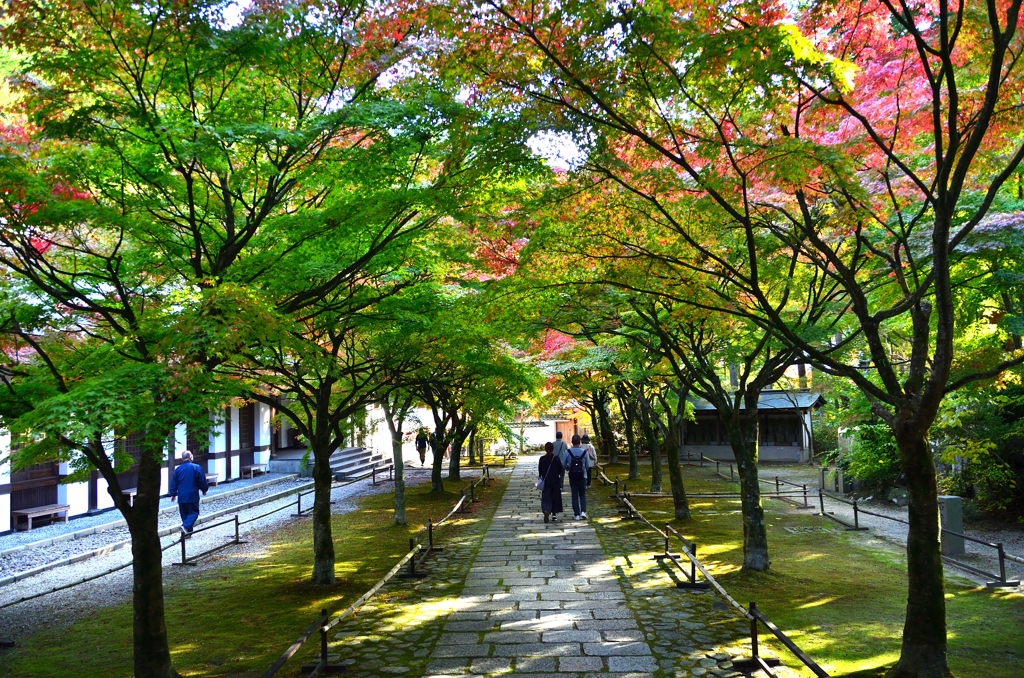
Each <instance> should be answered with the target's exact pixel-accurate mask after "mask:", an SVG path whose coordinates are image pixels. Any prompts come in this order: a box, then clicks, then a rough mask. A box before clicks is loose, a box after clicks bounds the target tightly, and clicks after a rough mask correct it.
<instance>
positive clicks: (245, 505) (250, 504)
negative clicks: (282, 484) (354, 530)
mask: <svg viewBox="0 0 1024 678" xmlns="http://www.w3.org/2000/svg"><path fill="white" fill-rule="evenodd" d="M368 477H370V474H369V473H367V474H364V475H361V476H359V477H358V478H351V479H349V480H345V481H343V482H340V483H332V484H331V489H332V490H335V489H338V488H339V487H346V486H348V485H351V484H353V483H357V482H359V481H360V480H364V479H366V478H368ZM307 487H309V485H308V484H307V485H303V486H301V487H298V488H290V489H288V490H284V491H282V492H278V493H275V494H272V495H269V496H267V497H260V498H259V499H254V500H251V501H247V502H242V503H241V504H236V505H235V506H229V507H227V508H225V509H220V510H218V511H215V512H214V513H213V514H210V515H207V516H203V517H201V518H200V520H215V519H216V518H219V517H220V516H222V515H227V514H229V513H232V512H235V513H236V514H237V513H238V512H241V511H245V510H248V509H251V508H255V507H256V506H262V505H263V504H269V503H272V502H275V501H278V500H280V499H284V498H285V497H287V496H288V495H295V494H299V493H303V492H304V491H305V488H307ZM305 493H306V494H308V492H305ZM297 501H298V500H297V499H296V500H295V501H290V502H288V503H287V504H285V505H283V506H280V507H278V508H276V509H272V510H270V511H267V512H266V513H263V514H261V515H258V516H256V517H254V518H247V519H246V520H239V521H238V525H245V524H246V523H251V522H253V521H255V520H259V519H260V518H265V517H267V516H269V515H271V514H273V513H277V512H278V511H283V510H284V509H286V508H289V507H291V506H294V505H295V504H296V503H297ZM232 520H234V518H232V519H229V520H227V521H224V522H222V523H218V525H223V524H224V523H229V522H231V521H232ZM216 526H217V525H209V526H208V525H204V526H202V527H199V528H195V529H193V531H192V532H193V534H194V533H196V532H202V531H204V530H206V529H208V528H209V527H216ZM177 529H178V528H176V527H175V528H165V530H166V532H164V533H163V534H162V535H160V536H161V537H163V536H167V535H169V534H173V531H174V530H177ZM236 530H237V528H236ZM131 542H132V540H131V539H126V540H124V541H121V542H116V543H115V544H107V545H105V546H102V547H100V548H98V549H93V550H92V551H88V552H86V553H87V554H91V555H90V556H89V557H92V556H96V555H105V554H107V553H110V552H111V551H112V550H114V549H116V548H118V547H121V546H122V545H128V544H131ZM232 543H233V542H232ZM232 543H229V544H226V545H223V546H219V547H217V549H216V550H218V551H219V550H220V549H221V548H224V547H225V546H230V545H232ZM238 543H242V542H240V541H239V542H238ZM179 545H180V540H178V539H175V540H174V541H171V542H170V543H168V544H167V545H166V546H163V547H161V548H160V551H161V552H163V551H166V550H167V549H170V548H172V547H174V546H179ZM210 553H212V551H207V552H205V553H201V554H199V555H198V556H193V559H194V558H198V557H202V556H204V555H209V554H210ZM83 555H86V554H78V555H76V556H72V557H71V558H69V559H66V561H58V563H60V562H65V563H66V564H69V565H70V564H73V563H77V562H82V560H85V558H82V556H83ZM190 560H191V559H190ZM133 562H134V560H129V561H128V562H126V563H123V564H121V565H117V566H116V567H113V568H111V569H108V570H104V571H103V572H100V573H98V574H95V575H91V576H89V577H85V578H83V579H79V580H77V581H74V582H71V583H70V584H64V585H62V586H58V587H54V588H50V589H47V590H46V591H42V592H40V593H36V594H32V595H28V596H22V597H21V598H18V599H17V600H12V601H8V602H6V603H3V604H2V605H0V609H3V608H5V607H10V606H12V605H17V604H18V603H23V602H26V601H29V600H34V599H35V598H39V597H42V596H45V595H49V594H51V593H56V592H57V591H63V590H65V589H69V588H74V587H75V586H78V585H80V584H86V583H88V582H90V581H93V580H95V579H99V578H100V577H103V576H106V575H108V574H113V573H114V572H118V571H119V570H123V569H125V568H126V567H128V566H129V565H131V564H132V563H133ZM47 565H48V566H53V565H54V563H47ZM32 574H36V572H33V571H31V570H30V571H28V572H27V573H26V572H22V573H18V574H17V575H14V576H12V577H6V578H4V579H3V580H0V581H2V584H7V583H13V582H17V581H22V580H24V579H26V578H27V577H28V576H29V575H32ZM2 584H0V585H2Z"/></svg>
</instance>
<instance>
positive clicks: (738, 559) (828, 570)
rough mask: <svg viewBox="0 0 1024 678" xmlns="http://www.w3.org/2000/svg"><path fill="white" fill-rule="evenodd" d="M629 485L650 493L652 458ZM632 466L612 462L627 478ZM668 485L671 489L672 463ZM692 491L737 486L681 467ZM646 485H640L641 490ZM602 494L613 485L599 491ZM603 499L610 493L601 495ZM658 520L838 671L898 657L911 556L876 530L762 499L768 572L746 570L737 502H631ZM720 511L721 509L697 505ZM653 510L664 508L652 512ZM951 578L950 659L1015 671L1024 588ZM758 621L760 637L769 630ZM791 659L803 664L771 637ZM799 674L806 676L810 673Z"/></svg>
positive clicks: (971, 668) (1003, 677) (1007, 675)
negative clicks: (683, 512)
mask: <svg viewBox="0 0 1024 678" xmlns="http://www.w3.org/2000/svg"><path fill="white" fill-rule="evenodd" d="M640 470H641V476H642V478H641V479H640V480H633V481H630V487H629V490H630V491H631V492H640V491H646V489H647V488H648V487H649V482H650V480H649V479H650V466H647V465H641V467H640ZM627 472H628V465H627V464H619V465H617V466H613V467H611V468H610V472H609V477H612V473H614V474H618V475H620V476H623V477H624V476H625V475H626V473H627ZM663 475H664V477H663V489H664V491H666V492H667V491H669V479H668V473H667V471H665V472H664V474H663ZM684 480H685V484H686V489H687V492H688V493H698V492H702V491H715V492H722V491H727V490H730V489H733V490H734V489H739V485H738V483H730V482H728V481H726V480H722V479H721V478H718V477H716V476H715V475H714V466H710V467H707V466H705V467H704V468H703V469H701V468H699V467H697V468H695V467H684ZM641 488H643V489H641ZM600 496H601V497H605V496H607V493H604V492H603V493H600ZM602 500H603V501H612V500H609V499H602ZM633 503H634V505H636V506H637V508H638V509H640V510H641V511H642V512H643V513H644V515H646V516H648V518H650V519H651V520H652V522H654V523H655V524H656V525H659V526H660V524H662V523H664V522H670V523H671V524H672V526H673V527H675V528H676V529H677V530H679V532H680V533H681V534H682V535H683V536H685V537H686V538H687V539H692V540H693V541H695V542H696V543H697V545H698V555H699V556H700V559H701V562H702V563H703V564H704V565H705V566H706V567H707V568H708V569H709V570H710V571H711V572H712V574H713V575H714V576H715V578H716V579H718V581H719V582H720V583H721V584H722V585H723V586H725V588H726V590H728V591H729V593H730V595H732V596H733V598H735V599H736V600H737V601H738V602H739V603H740V604H741V605H744V606H746V605H747V604H749V603H750V602H751V601H754V602H756V603H757V606H758V608H760V609H761V610H762V611H763V612H764V613H765V614H766V615H767V616H768V617H769V619H771V620H772V621H773V622H775V623H776V624H777V625H778V626H779V627H780V628H782V629H783V630H784V631H785V632H786V633H787V634H788V635H789V636H790V637H791V638H792V639H793V640H794V641H795V642H796V643H797V644H798V645H799V646H800V647H801V648H802V649H803V650H804V651H805V652H807V653H808V654H809V655H810V656H811V657H813V658H814V659H815V660H816V661H817V662H818V663H819V664H821V665H822V666H823V667H824V668H825V669H826V670H827V671H828V672H829V673H831V674H832V675H833V676H844V675H850V676H852V675H854V674H855V675H856V676H857V677H858V678H874V677H875V676H881V675H883V673H884V669H885V667H887V666H890V665H892V664H893V663H895V662H896V660H897V659H898V658H899V651H900V638H901V635H902V629H903V622H904V612H905V608H906V596H907V577H906V563H905V560H904V556H903V554H902V552H901V551H900V549H899V548H898V547H896V546H895V545H892V544H890V543H888V542H884V543H883V542H881V541H880V540H879V539H878V538H875V537H872V536H871V535H870V533H867V534H865V533H851V532H845V531H843V530H842V528H841V527H839V526H838V525H835V524H833V523H832V522H831V521H828V520H827V519H825V518H822V517H819V516H814V515H810V512H798V511H796V510H794V509H792V508H791V507H790V506H789V505H788V504H786V503H784V502H781V501H778V500H766V501H765V508H766V519H767V523H768V535H769V543H768V548H769V555H770V557H771V560H772V566H771V570H770V571H769V572H767V573H754V574H746V573H743V572H742V571H741V565H742V563H743V544H742V524H741V522H740V516H739V514H731V513H724V512H723V511H725V510H734V509H735V508H736V507H737V506H738V505H737V504H735V503H731V502H727V501H723V500H705V499H701V500H695V501H693V502H691V504H690V507H691V510H692V514H693V517H692V518H691V519H690V520H687V521H675V520H670V521H666V520H664V519H662V518H661V517H660V515H659V514H655V513H652V511H670V510H671V506H672V500H671V499H646V498H641V497H637V498H635V500H634V501H633ZM702 510H704V511H710V510H716V511H718V513H700V511H702ZM654 516H658V519H657V520H654ZM618 524H619V525H622V526H624V529H627V530H630V531H632V530H636V531H643V530H644V529H647V530H648V533H649V534H651V539H652V548H654V547H655V546H656V541H657V537H656V535H654V534H653V533H650V531H649V528H646V526H644V525H643V524H642V523H639V522H638V521H634V522H626V521H621V522H620V523H618ZM787 527H789V528H796V527H815V528H825V529H826V530H828V531H827V532H821V531H815V532H797V533H795V534H794V533H792V532H789V531H788V530H786V529H784V528H787ZM961 582H963V580H962V579H956V581H952V582H947V589H946V590H947V593H946V605H947V624H948V637H949V663H950V666H951V668H952V670H953V671H954V673H955V674H956V675H958V676H961V677H968V676H985V677H986V678H1019V676H1021V675H1022V669H1021V667H1022V666H1024V633H1022V632H1021V629H1022V628H1024V596H1021V595H1020V594H1017V593H1008V592H1006V591H1000V590H998V589H985V588H978V587H974V586H972V585H966V584H965V583H961ZM765 633H767V632H766V631H765V630H764V629H763V628H762V638H761V640H762V642H764V640H765V639H764V634H765ZM773 649H774V650H775V651H776V652H777V654H778V656H779V657H781V658H782V659H783V661H784V662H785V663H786V665H787V666H789V667H792V668H796V667H797V666H798V664H799V662H798V661H797V660H796V659H795V658H794V657H793V656H792V655H791V654H789V652H788V651H787V650H786V649H785V648H783V647H781V646H780V645H778V644H775V645H773ZM802 675H807V676H810V675H811V674H810V672H805V673H804V674H802Z"/></svg>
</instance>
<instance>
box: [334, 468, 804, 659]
mask: <svg viewBox="0 0 1024 678" xmlns="http://www.w3.org/2000/svg"><path fill="white" fill-rule="evenodd" d="M536 468H537V457H526V458H523V459H521V460H520V461H519V462H518V464H517V465H516V466H515V468H514V469H507V470H506V469H501V470H502V471H506V472H507V471H511V478H510V480H509V485H508V487H507V489H506V490H505V494H504V496H503V498H502V500H501V502H500V503H499V504H498V505H497V507H493V506H489V507H488V509H487V511H486V512H484V513H482V514H480V515H478V516H476V517H475V518H474V519H472V520H468V521H464V522H463V521H460V523H459V524H458V525H457V526H455V528H454V529H453V531H452V532H449V533H447V534H446V535H445V536H444V537H443V538H442V539H441V543H442V544H443V546H444V551H443V552H441V553H439V554H437V556H431V558H430V559H428V562H427V565H426V570H427V571H428V572H429V575H430V576H428V577H427V578H426V579H423V580H420V581H416V582H410V581H407V580H406V581H402V580H397V579H395V580H392V581H391V582H389V583H388V585H387V586H386V587H385V588H384V589H383V590H382V591H381V593H380V594H379V595H378V596H377V597H376V598H375V599H374V600H373V601H371V602H370V604H369V605H367V606H365V607H363V608H362V610H361V611H360V612H359V613H358V614H357V615H356V616H354V617H353V618H350V619H349V620H347V621H346V622H343V623H342V624H341V625H340V626H339V627H338V630H339V633H337V634H336V635H335V636H334V637H333V638H332V642H331V651H332V653H334V658H336V659H341V658H348V659H351V660H353V663H352V665H351V666H350V669H349V675H352V676H359V677H362V676H367V677H373V678H383V677H384V676H387V675H404V676H410V677H411V676H431V677H432V678H468V677H469V676H502V675H506V674H516V675H528V676H534V677H535V678H547V677H549V676H550V677H552V678H553V677H554V676H556V675H557V676H566V675H567V676H575V677H577V678H612V677H617V678H652V677H654V676H658V677H659V678H660V677H666V678H691V677H697V676H717V677H720V678H734V677H736V676H739V675H740V674H738V673H736V672H735V671H734V670H732V669H731V664H730V662H729V660H730V659H732V658H734V657H736V656H738V655H741V654H745V655H749V652H750V650H749V644H747V643H744V635H745V624H744V623H743V621H742V620H740V619H739V618H738V617H737V616H736V615H735V614H733V613H732V612H730V611H729V610H728V609H726V606H725V605H724V604H723V603H722V602H721V601H720V600H719V598H718V596H717V595H716V594H714V593H713V592H707V591H704V592H701V591H686V590H680V589H677V588H675V585H674V580H673V576H674V575H673V574H672V572H671V570H670V569H669V568H667V567H666V566H663V565H660V564H659V563H658V562H656V561H654V560H652V559H651V556H652V555H654V553H655V551H656V550H657V544H656V543H655V542H656V539H654V535H653V533H650V534H647V533H644V532H643V531H638V530H635V529H632V528H631V526H633V525H634V523H629V522H626V521H622V520H620V519H619V516H618V515H617V514H616V510H615V507H614V505H613V503H612V502H611V501H608V500H607V497H606V495H607V494H608V493H609V490H608V488H602V487H599V486H598V485H596V484H595V485H594V487H593V488H592V489H591V490H590V492H589V496H588V500H589V502H588V503H589V505H590V506H589V507H590V509H591V510H590V512H589V513H590V516H591V519H592V520H591V521H590V522H588V521H574V520H572V519H571V515H570V520H568V521H565V522H556V523H549V524H544V522H543V519H542V515H541V513H540V500H539V497H538V493H537V491H536V489H534V486H533V483H534V480H535V477H534V472H535V469H536ZM566 501H568V496H566ZM492 514H493V515H492ZM488 519H490V523H489V524H488ZM766 654H768V653H766ZM779 675H780V676H787V677H788V676H795V674H794V673H792V672H788V671H787V670H786V669H782V670H781V672H780V673H779Z"/></svg>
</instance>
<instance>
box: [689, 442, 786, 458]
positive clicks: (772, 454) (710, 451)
mask: <svg viewBox="0 0 1024 678" xmlns="http://www.w3.org/2000/svg"><path fill="white" fill-rule="evenodd" d="M687 451H689V452H690V453H691V454H692V455H693V457H694V459H698V458H699V457H698V455H700V454H703V455H704V456H705V457H707V458H708V459H716V460H718V461H724V462H732V461H735V460H736V457H735V456H734V455H733V453H732V446H730V445H684V446H683V447H682V449H681V450H680V452H681V453H682V454H683V458H684V459H685V455H686V452H687ZM805 454H806V453H805V451H804V449H803V448H802V447H798V446H776V445H761V446H759V447H758V448H757V458H758V461H779V462H800V461H806V459H805Z"/></svg>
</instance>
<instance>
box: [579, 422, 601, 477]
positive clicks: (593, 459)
mask: <svg viewBox="0 0 1024 678" xmlns="http://www.w3.org/2000/svg"><path fill="white" fill-rule="evenodd" d="M580 442H581V443H582V447H583V449H584V450H586V451H587V458H588V459H589V462H590V463H588V464H587V489H588V490H589V489H590V477H591V474H592V473H593V471H594V467H595V466H597V450H595V449H594V446H593V445H591V444H590V436H588V435H587V434H586V433H584V434H583V437H582V438H580Z"/></svg>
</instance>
